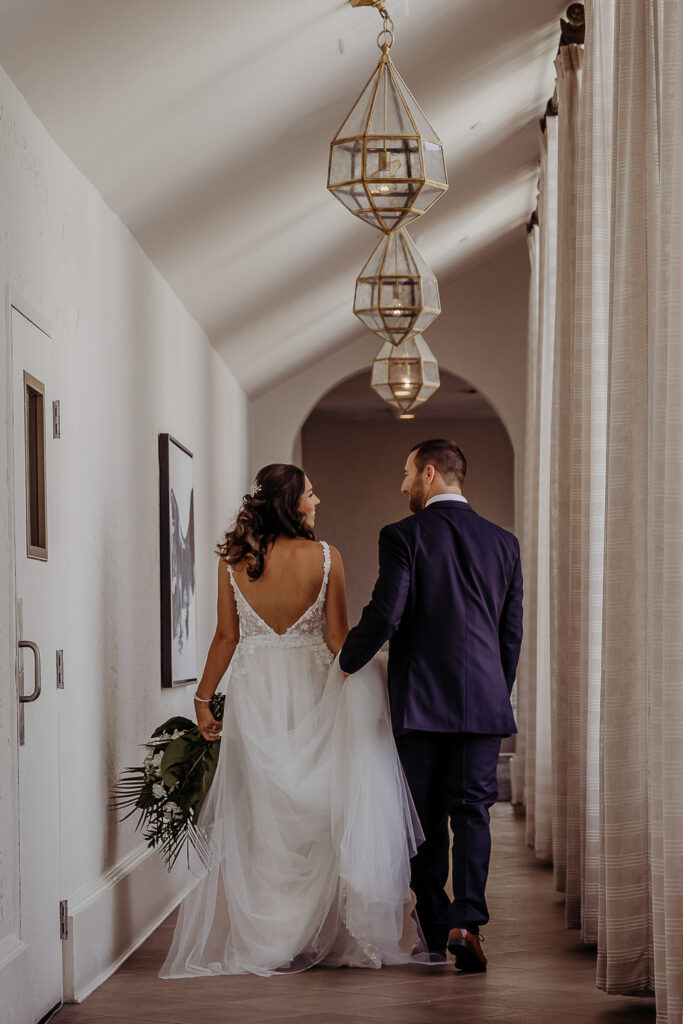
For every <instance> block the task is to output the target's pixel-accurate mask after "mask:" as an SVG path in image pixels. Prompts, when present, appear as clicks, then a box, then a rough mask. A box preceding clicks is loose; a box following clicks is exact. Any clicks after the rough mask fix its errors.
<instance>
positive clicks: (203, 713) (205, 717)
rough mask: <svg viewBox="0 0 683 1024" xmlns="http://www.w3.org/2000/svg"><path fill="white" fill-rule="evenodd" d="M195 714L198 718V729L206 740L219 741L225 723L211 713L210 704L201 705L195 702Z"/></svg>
mask: <svg viewBox="0 0 683 1024" xmlns="http://www.w3.org/2000/svg"><path fill="white" fill-rule="evenodd" d="M194 706H195V714H196V716H197V728H198V729H199V731H200V733H201V734H202V736H203V737H204V739H205V740H209V741H211V740H219V739H220V738H221V730H222V728H223V723H222V722H219V721H218V720H217V719H216V718H214V717H213V715H212V714H211V712H210V711H209V706H208V704H200V703H198V702H197V701H195V705H194Z"/></svg>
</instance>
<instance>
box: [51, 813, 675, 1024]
mask: <svg viewBox="0 0 683 1024" xmlns="http://www.w3.org/2000/svg"><path fill="white" fill-rule="evenodd" d="M493 830H494V854H493V864H492V872H491V878H490V882H489V889H488V895H489V904H490V907H491V909H492V913H493V920H492V922H491V924H490V925H489V926H488V928H487V929H486V938H487V948H486V952H487V955H488V957H489V973H488V974H486V975H456V974H455V972H454V970H453V967H452V966H451V965H450V964H449V966H448V967H446V966H444V967H436V968H431V969H429V970H427V969H426V968H420V967H415V968H412V967H408V968H387V969H384V970H382V971H380V972H375V971H360V970H359V971H349V970H345V969H342V970H327V969H322V968H318V969H314V970H312V971H308V972H305V973H304V974H297V975H293V976H290V977H279V978H259V977H254V976H252V975H240V976H237V977H225V978H206V979H203V978H199V979H189V980H184V981H161V980H160V979H159V978H157V976H156V972H157V971H158V969H159V966H160V964H161V962H162V959H163V956H164V954H165V952H166V950H167V948H168V946H169V944H170V941H171V935H172V926H173V922H174V920H175V913H174V914H173V915H171V916H169V918H168V919H167V920H166V922H165V923H164V924H163V925H162V926H161V927H160V928H159V929H157V931H156V932H155V933H154V934H153V935H152V936H151V937H150V938H149V939H148V940H147V942H146V943H145V944H144V945H143V946H142V947H141V948H140V949H139V950H138V951H137V952H136V953H135V954H134V955H133V956H132V957H131V958H130V960H128V961H127V963H126V964H125V965H124V966H123V967H122V968H121V969H120V970H119V971H118V972H117V973H116V974H115V975H114V976H113V977H112V978H110V979H109V981H107V982H105V984H104V985H102V986H101V987H100V988H99V989H97V991H96V992H94V993H93V994H92V995H91V996H90V997H89V998H88V999H87V1000H86V1001H85V1002H84V1003H82V1004H81V1005H78V1006H66V1007H65V1008H64V1009H63V1010H62V1011H61V1012H60V1013H58V1014H57V1015H56V1017H54V1018H53V1021H54V1024H142V1022H143V1021H144V1022H150V1021H155V1022H163V1024H218V1022H227V1024H266V1022H268V1024H295V1022H296V1021H299V1020H305V1021H310V1022H311V1024H314V1022H315V1024H347V1022H355V1024H378V1022H380V1021H387V1022H391V1024H421V1022H424V1024H428V1022H429V1024H431V1022H439V1024H440V1022H444V1024H446V1022H451V1021H453V1022H457V1024H487V1022H489V1021H490V1022H491V1024H551V1022H552V1024H555V1022H557V1024H575V1022H581V1024H636V1022H640V1024H648V1022H651V1021H654V1017H655V1010H654V999H646V1000H636V999H626V998H617V997H613V996H606V995H605V994H604V993H602V992H599V991H598V990H597V989H596V988H595V983H594V976H595V958H594V955H593V954H592V953H591V952H590V951H587V950H586V949H584V948H583V947H581V945H580V943H579V941H578V937H577V933H576V932H567V931H565V928H564V920H563V908H562V901H561V899H560V897H559V896H558V895H557V894H556V893H555V892H554V891H553V885H552V872H551V870H550V869H549V868H545V867H542V866H540V865H539V864H537V862H536V860H535V857H534V854H533V853H532V851H531V850H529V849H527V848H526V846H525V845H524V822H523V818H521V817H519V816H517V815H516V814H515V811H514V808H513V807H512V806H511V805H510V804H509V803H502V804H497V805H496V806H495V808H494V812H493Z"/></svg>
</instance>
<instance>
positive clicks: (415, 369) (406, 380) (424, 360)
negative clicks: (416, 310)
mask: <svg viewBox="0 0 683 1024" xmlns="http://www.w3.org/2000/svg"><path fill="white" fill-rule="evenodd" d="M370 384H371V387H372V389H373V390H374V391H376V392H377V394H378V395H379V396H380V398H383V399H384V401H385V402H387V404H388V405H391V406H392V407H393V408H394V409H395V410H396V411H397V412H398V413H399V414H400V417H401V418H402V419H412V418H413V417H412V411H413V409H414V408H415V407H416V406H418V405H421V404H422V403H423V402H426V401H427V399H428V398H429V397H430V396H431V395H433V394H434V392H435V391H436V389H437V388H438V387H439V364H438V363H437V361H436V359H435V357H434V353H433V352H432V350H431V349H430V347H429V345H428V344H427V342H426V341H425V340H424V338H423V337H422V335H421V334H416V335H414V336H413V337H412V338H411V339H410V340H409V341H404V342H402V343H401V344H400V345H392V344H391V343H390V342H386V343H385V344H384V345H383V346H382V348H381V349H380V350H379V352H378V353H377V355H376V356H375V359H374V362H373V364H372V378H371V381H370Z"/></svg>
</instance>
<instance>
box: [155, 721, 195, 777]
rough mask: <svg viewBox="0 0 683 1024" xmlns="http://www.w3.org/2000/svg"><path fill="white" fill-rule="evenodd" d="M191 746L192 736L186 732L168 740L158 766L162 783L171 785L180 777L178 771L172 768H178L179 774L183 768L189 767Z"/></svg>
mask: <svg viewBox="0 0 683 1024" xmlns="http://www.w3.org/2000/svg"><path fill="white" fill-rule="evenodd" d="M192 746H193V744H192V737H191V736H188V735H187V734H183V735H182V736H178V737H176V739H174V740H170V742H169V744H168V746H167V747H166V749H165V750H164V753H163V757H162V758H161V764H160V766H159V767H160V770H161V777H162V778H163V780H164V785H166V786H171V785H173V783H174V782H175V781H176V780H177V779H178V778H179V777H180V775H179V773H178V771H177V770H176V771H173V770H172V769H174V768H176V769H180V774H182V773H183V769H185V768H186V767H189V765H188V762H189V761H190V758H191V757H192Z"/></svg>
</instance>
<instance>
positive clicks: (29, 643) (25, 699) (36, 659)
mask: <svg viewBox="0 0 683 1024" xmlns="http://www.w3.org/2000/svg"><path fill="white" fill-rule="evenodd" d="M19 647H28V648H29V650H31V651H33V663H34V665H35V677H34V686H33V693H29V694H28V695H26V694H23V693H20V694H19V701H20V703H22V704H30V703H31V701H33V700H38V698H39V697H40V651H39V650H38V644H34V642H33V640H20V641H19Z"/></svg>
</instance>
